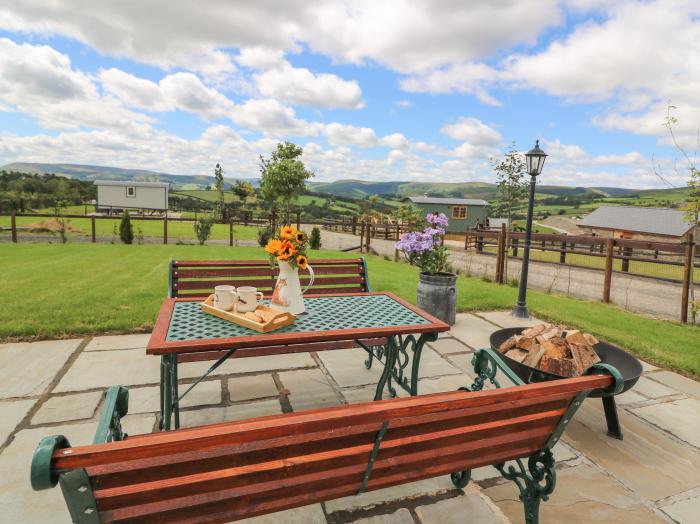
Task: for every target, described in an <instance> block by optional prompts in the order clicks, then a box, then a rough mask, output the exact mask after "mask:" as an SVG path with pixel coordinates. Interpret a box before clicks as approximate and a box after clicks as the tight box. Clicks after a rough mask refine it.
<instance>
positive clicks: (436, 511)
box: [416, 490, 508, 524]
mask: <svg viewBox="0 0 700 524" xmlns="http://www.w3.org/2000/svg"><path fill="white" fill-rule="evenodd" d="M416 514H417V515H418V517H419V518H420V520H421V522H422V523H423V524H463V523H464V522H465V521H467V520H468V521H469V522H478V523H479V524H507V523H508V521H507V520H506V519H505V517H504V516H503V514H502V513H501V512H500V511H499V510H498V509H497V508H494V507H492V506H491V504H490V503H489V502H488V501H487V500H486V498H485V497H484V496H483V495H482V494H481V493H479V492H477V491H475V490H470V491H469V492H468V493H465V494H464V495H460V496H458V497H453V498H451V499H445V500H441V501H440V502H436V503H435V504H428V505H425V506H418V507H417V508H416ZM466 515H468V516H469V518H468V519H466V518H465V516H466Z"/></svg>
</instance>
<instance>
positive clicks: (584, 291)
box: [322, 231, 700, 320]
mask: <svg viewBox="0 0 700 524" xmlns="http://www.w3.org/2000/svg"><path fill="white" fill-rule="evenodd" d="M322 241H323V247H324V248H327V249H339V250H340V249H345V248H349V247H353V246H357V245H359V243H360V241H359V237H354V236H352V235H348V234H344V233H335V232H331V231H323V232H322ZM452 244H453V243H450V262H451V263H452V265H453V266H454V268H455V269H459V270H460V272H461V273H463V274H467V275H472V276H477V277H482V276H486V277H488V278H491V279H493V278H494V274H495V270H496V257H494V256H489V255H479V254H477V253H475V252H474V251H464V250H463V249H460V248H459V247H458V246H456V245H452ZM370 247H371V248H372V250H373V251H374V252H376V253H377V254H379V255H386V256H389V257H391V258H392V259H393V257H394V242H393V241H391V240H380V239H372V241H371V242H370ZM353 253H356V251H353ZM508 275H509V279H510V278H517V277H519V275H520V261H519V260H509V263H508ZM528 286H529V287H532V288H534V289H540V290H545V291H547V290H550V291H553V292H557V293H563V294H568V295H571V296H575V297H579V298H586V299H590V300H600V299H601V297H602V294H603V272H602V271H597V270H593V269H583V268H573V267H569V266H559V265H557V264H546V263H542V262H533V261H531V262H530V271H529V275H528ZM695 289H696V296H697V295H698V294H700V286H696V288H695ZM610 300H611V301H612V302H613V303H614V304H617V305H618V306H620V307H622V308H624V309H627V310H629V311H634V312H636V313H643V314H646V315H651V316H654V317H658V318H664V319H669V320H678V319H679V318H680V304H681V285H680V284H679V283H671V282H664V281H659V280H653V279H650V278H643V277H636V276H631V275H623V274H620V273H613V279H612V288H611V293H610Z"/></svg>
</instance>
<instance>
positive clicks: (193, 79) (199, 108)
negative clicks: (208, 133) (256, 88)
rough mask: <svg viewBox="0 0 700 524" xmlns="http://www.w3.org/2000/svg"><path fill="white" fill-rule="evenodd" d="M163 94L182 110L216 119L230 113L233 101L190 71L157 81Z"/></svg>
mask: <svg viewBox="0 0 700 524" xmlns="http://www.w3.org/2000/svg"><path fill="white" fill-rule="evenodd" d="M159 85H160V88H161V89H162V90H163V93H164V94H165V96H167V97H168V98H169V99H170V100H172V101H173V102H174V104H175V105H176V106H177V107H178V108H179V109H182V110H184V111H189V112H191V113H196V114H199V115H201V116H202V117H204V118H206V119H216V118H220V117H223V116H228V115H230V114H231V112H232V111H233V108H234V103H233V102H231V100H229V99H228V98H226V96H224V95H222V94H221V93H219V92H218V91H217V90H216V89H213V88H211V87H207V86H205V85H204V84H203V83H202V81H201V80H200V79H199V78H198V77H197V76H196V75H194V74H192V73H175V74H174V75H168V76H166V77H165V78H163V79H162V80H161V81H160V82H159Z"/></svg>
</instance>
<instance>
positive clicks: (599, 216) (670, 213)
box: [578, 206, 692, 237]
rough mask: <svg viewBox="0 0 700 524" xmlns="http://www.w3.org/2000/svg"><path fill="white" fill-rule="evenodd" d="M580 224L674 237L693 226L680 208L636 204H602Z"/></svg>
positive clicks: (681, 234)
mask: <svg viewBox="0 0 700 524" xmlns="http://www.w3.org/2000/svg"><path fill="white" fill-rule="evenodd" d="M578 225H579V226H583V227H599V228H604V229H620V230H624V231H633V232H635V233H648V234H651V235H668V236H674V237H680V236H683V235H684V234H685V233H687V232H688V230H689V229H690V228H691V227H692V226H691V223H690V222H688V221H687V220H686V219H685V218H684V216H683V211H679V210H678V209H668V208H659V207H635V206H601V207H599V208H598V209H596V210H595V211H593V212H592V213H590V214H589V215H586V216H585V217H583V218H582V219H581V221H580V222H579V223H578Z"/></svg>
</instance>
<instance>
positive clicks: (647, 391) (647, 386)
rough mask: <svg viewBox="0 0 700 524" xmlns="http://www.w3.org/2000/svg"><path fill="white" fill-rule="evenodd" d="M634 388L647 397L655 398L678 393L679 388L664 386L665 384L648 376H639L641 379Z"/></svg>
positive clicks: (636, 391)
mask: <svg viewBox="0 0 700 524" xmlns="http://www.w3.org/2000/svg"><path fill="white" fill-rule="evenodd" d="M632 389H633V390H634V392H635V393H641V394H642V395H644V396H645V397H648V398H653V399H659V398H663V397H668V396H671V395H676V394H678V391H677V390H675V389H673V388H670V387H668V386H664V385H663V384H661V383H659V382H656V381H655V380H652V379H650V378H647V377H646V376H641V377H639V380H638V381H637V383H636V384H635V385H634V388H632Z"/></svg>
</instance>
